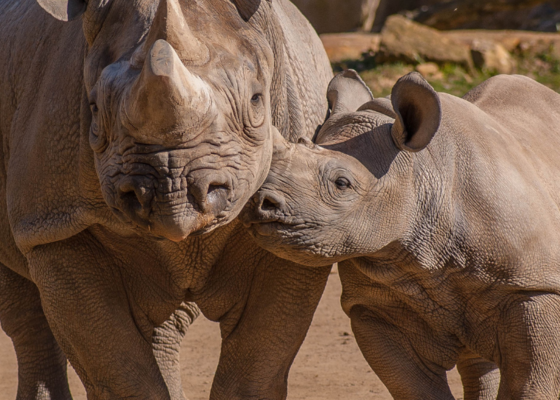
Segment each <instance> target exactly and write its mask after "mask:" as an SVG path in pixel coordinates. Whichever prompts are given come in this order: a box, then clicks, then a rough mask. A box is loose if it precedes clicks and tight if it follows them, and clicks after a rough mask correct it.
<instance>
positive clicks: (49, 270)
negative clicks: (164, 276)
mask: <svg viewBox="0 0 560 400" xmlns="http://www.w3.org/2000/svg"><path fill="white" fill-rule="evenodd" d="M28 260H29V266H30V272H31V276H32V278H33V280H34V282H35V283H36V284H37V287H38V288H39V292H40V293H41V301H42V304H43V310H44V312H45V315H46V317H47V320H48V322H49V325H50V326H51V328H52V331H53V333H54V335H55V337H56V339H57V341H58V343H59V344H60V346H61V347H62V349H63V350H64V352H65V353H66V355H67V357H68V359H69V360H70V362H71V363H72V365H73V366H74V367H75V369H76V372H77V373H78V375H79V376H80V379H81V380H82V382H83V384H84V386H85V387H86V390H87V393H88V399H89V400H94V399H95V400H97V399H99V400H114V399H128V398H134V399H137V400H141V399H144V400H170V396H169V392H168V390H167V387H166V385H165V381H164V379H163V377H162V375H161V373H160V370H159V368H158V365H157V362H156V359H155V357H154V354H153V349H152V343H151V335H152V332H153V329H154V327H153V326H152V325H150V324H149V323H148V321H147V320H146V319H145V317H143V316H142V313H141V311H139V309H138V307H137V305H136V304H135V302H134V299H133V298H132V297H131V295H132V293H130V292H127V291H126V290H125V287H124V281H125V280H126V277H125V276H123V274H122V271H121V269H120V268H119V267H118V264H117V263H118V261H117V259H116V258H114V257H112V256H111V255H110V254H109V253H108V252H107V251H106V250H105V248H104V247H103V246H101V245H100V244H99V242H98V241H97V240H96V239H95V238H94V237H93V236H92V235H91V234H90V233H89V232H87V231H84V232H82V233H81V234H79V235H77V236H75V237H72V238H70V239H67V240H65V241H61V242H56V243H52V244H48V245H43V246H40V247H36V248H35V249H34V250H33V251H32V252H31V253H30V254H29V255H28Z"/></svg>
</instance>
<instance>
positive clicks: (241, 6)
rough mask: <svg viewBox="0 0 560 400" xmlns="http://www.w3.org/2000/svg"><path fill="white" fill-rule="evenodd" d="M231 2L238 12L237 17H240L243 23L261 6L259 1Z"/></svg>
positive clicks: (242, 0)
mask: <svg viewBox="0 0 560 400" xmlns="http://www.w3.org/2000/svg"><path fill="white" fill-rule="evenodd" d="M233 2H234V3H235V6H236V7H237V10H238V11H239V15H241V17H242V18H243V19H244V20H245V21H248V20H249V19H251V17H252V16H253V14H254V13H256V12H257V10H258V9H259V6H260V5H261V0H233Z"/></svg>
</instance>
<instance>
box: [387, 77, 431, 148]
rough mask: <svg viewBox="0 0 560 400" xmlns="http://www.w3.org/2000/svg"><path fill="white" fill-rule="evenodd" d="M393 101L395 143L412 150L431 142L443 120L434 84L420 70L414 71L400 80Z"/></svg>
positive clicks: (393, 92) (392, 130)
mask: <svg viewBox="0 0 560 400" xmlns="http://www.w3.org/2000/svg"><path fill="white" fill-rule="evenodd" d="M391 102H392V103H393V109H394V111H395V114H396V119H395V123H394V124H393V128H392V129H391V134H392V136H393V141H394V142H395V145H396V146H397V147H398V148H399V149H400V150H404V151H411V152H417V151H420V150H422V149H424V148H425V147H426V146H428V144H429V143H430V141H431V140H432V138H433V137H434V135H435V134H436V132H437V130H438V129H439V124H440V122H441V103H440V100H439V96H438V94H437V93H436V91H435V90H434V88H433V87H431V86H430V84H429V83H428V82H427V81H426V80H425V79H424V78H423V77H422V75H420V74H419V73H418V72H411V73H410V74H408V75H405V76H403V77H402V78H401V79H399V80H398V81H397V83H396V84H395V86H394V87H393V91H392V93H391Z"/></svg>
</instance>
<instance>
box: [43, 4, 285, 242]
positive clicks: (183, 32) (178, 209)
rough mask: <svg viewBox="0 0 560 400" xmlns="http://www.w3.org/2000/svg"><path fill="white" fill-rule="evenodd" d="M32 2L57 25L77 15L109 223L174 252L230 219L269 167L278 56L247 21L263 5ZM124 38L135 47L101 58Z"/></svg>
mask: <svg viewBox="0 0 560 400" xmlns="http://www.w3.org/2000/svg"><path fill="white" fill-rule="evenodd" d="M39 2H40V4H41V5H42V6H43V8H45V9H46V10H47V11H49V12H50V13H51V14H52V15H54V16H55V17H58V18H59V19H62V20H69V19H72V18H75V17H77V16H79V15H82V14H83V16H82V18H83V24H84V33H85V36H86V39H87V41H88V44H89V54H88V55H87V57H86V65H85V84H86V89H87V90H88V93H89V103H90V109H91V125H90V133H89V142H90V146H91V148H92V149H93V152H94V158H95V167H96V171H97V175H98V178H99V181H100V183H101V191H102V193H103V198H104V199H105V201H106V203H107V204H108V205H109V207H110V208H111V210H112V211H113V213H114V214H115V215H116V216H117V217H118V218H119V219H120V220H121V221H122V222H124V223H126V224H127V225H129V226H131V227H132V228H133V229H135V230H137V231H139V232H141V233H142V234H151V235H154V236H157V237H165V238H167V239H170V240H173V241H181V240H183V239H185V238H186V237H187V236H188V235H190V234H193V233H197V234H199V233H205V232H209V231H211V230H212V229H214V228H216V227H218V226H221V225H224V224H226V223H228V222H229V221H231V220H232V219H234V218H235V217H236V216H237V215H238V213H239V212H240V211H241V209H242V207H243V206H244V204H245V203H246V202H247V200H248V199H249V198H250V197H251V196H252V195H253V193H254V192H255V191H256V190H257V189H258V187H259V186H260V185H261V184H262V182H263V181H264V179H265V177H266V174H267V172H268V169H269V167H270V160H271V157H272V132H273V130H274V129H275V128H274V127H273V126H272V124H271V100H270V86H271V80H272V72H273V67H274V59H273V52H272V50H271V48H270V46H269V44H268V43H267V42H266V41H265V40H263V38H262V37H260V36H258V35H257V34H256V33H255V28H254V27H252V26H250V25H249V24H247V23H246V21H245V20H246V19H247V18H250V17H251V16H252V15H253V14H254V13H255V12H256V11H257V10H258V7H259V4H260V1H253V0H238V1H234V2H233V4H232V3H231V2H225V1H213V2H212V1H211V2H206V3H205V4H202V5H201V4H200V3H199V2H196V1H191V0H161V1H159V2H158V1H154V0H144V1H139V2H135V3H134V4H130V2H129V1H128V0H127V1H122V0H112V1H100V0H96V1H89V2H87V5H86V2H84V1H81V0H71V1H62V0H39ZM234 6H237V9H236V8H235V7H234ZM135 7H136V12H135V14H134V13H133V12H132V11H130V10H131V9H133V8H135ZM201 7H202V8H201ZM204 7H206V8H204ZM143 10H148V11H143ZM231 10H233V11H234V12H231ZM211 11H214V14H212V12H211ZM227 12H229V13H230V14H228V15H226V17H227V18H230V19H231V20H232V21H230V22H231V23H224V14H225V13H227ZM150 13H151V16H150ZM234 14H235V15H234ZM100 18H102V23H99V22H97V23H95V21H98V20H99V19H100ZM92 21H93V22H92ZM115 24H121V26H120V27H119V29H116V28H115ZM117 26H118V25H117ZM142 26H145V27H146V29H145V31H144V33H142V30H141V28H142ZM127 27H130V29H131V32H126V31H123V30H126V28H127ZM104 30H105V31H104ZM111 32H112V33H111ZM136 32H140V33H139V34H137V33H136ZM111 35H112V36H111ZM126 35H129V36H132V37H134V36H135V35H137V36H138V39H137V40H132V41H130V40H129V41H128V42H127V43H126V45H121V48H120V49H119V50H118V51H115V50H112V51H107V50H104V51H99V50H98V49H100V48H104V49H107V48H108V47H110V46H113V47H114V46H115V45H113V44H111V41H113V40H114V41H115V42H118V41H126ZM123 38H124V39H123ZM118 52H120V54H115V53H118ZM107 58H112V60H111V61H110V62H108V63H107V62H105V60H106V59H107Z"/></svg>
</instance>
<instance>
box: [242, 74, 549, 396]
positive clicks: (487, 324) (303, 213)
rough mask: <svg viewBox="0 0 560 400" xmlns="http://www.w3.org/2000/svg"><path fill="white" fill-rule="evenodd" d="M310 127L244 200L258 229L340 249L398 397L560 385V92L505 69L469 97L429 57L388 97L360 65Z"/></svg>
mask: <svg viewBox="0 0 560 400" xmlns="http://www.w3.org/2000/svg"><path fill="white" fill-rule="evenodd" d="M328 99H329V103H330V109H331V115H330V117H329V119H328V120H327V121H326V122H325V124H324V125H323V127H322V129H321V130H320V132H319V133H318V135H317V139H316V142H317V143H318V145H316V144H314V143H312V142H311V141H310V140H308V139H306V138H302V139H301V140H300V143H298V144H292V143H287V142H286V141H285V140H283V139H282V138H281V137H280V136H277V137H276V144H275V151H274V157H273V167H272V169H271V171H270V173H269V176H268V178H267V180H266V182H265V183H264V185H263V186H262V188H261V189H260V190H259V192H257V194H256V195H255V196H254V197H253V201H252V202H251V203H250V205H248V206H247V208H246V210H245V212H244V213H243V214H242V219H243V221H244V223H245V225H246V226H248V227H250V230H251V232H252V234H253V236H254V237H255V238H256V240H257V241H258V243H259V244H260V245H261V246H263V247H264V248H266V249H267V250H270V251H272V252H273V253H274V254H276V255H278V256H280V257H283V258H285V259H288V260H292V261H294V262H298V263H301V264H305V265H309V266H316V267H320V266H324V265H327V264H330V263H333V262H338V263H339V271H340V278H341V280H342V285H343V294H342V307H343V309H344V311H345V312H346V313H347V314H348V316H349V317H350V318H351V322H352V329H353V331H354V333H355V335H356V340H357V342H358V345H359V346H360V349H361V350H362V352H363V354H364V357H365V358H366V359H367V361H368V362H369V364H370V365H371V367H372V368H373V370H374V371H375V373H376V374H377V375H378V376H379V377H380V378H381V379H382V381H383V382H384V383H385V385H386V386H387V387H388V389H389V391H390V392H391V394H392V395H393V396H394V397H395V398H396V399H418V400H420V399H452V398H453V397H452V395H451V392H450V390H449V387H448V384H447V380H446V371H448V370H450V369H451V368H453V367H454V366H457V367H458V370H459V372H460V374H461V377H462V380H463V385H464V398H465V399H469V400H471V399H496V398H497V399H500V400H505V399H550V400H552V399H557V398H558V395H559V393H560V371H559V369H560V337H559V336H560V334H559V330H558V326H559V324H560V297H559V290H560V247H559V246H558V243H559V241H560V212H559V206H560V180H559V177H560V162H559V160H560V127H559V126H560V124H559V122H560V95H558V94H557V93H555V92H553V91H551V90H550V89H548V88H546V87H544V86H542V85H540V84H538V83H536V82H535V81H533V80H531V79H529V78H526V77H522V76H497V77H494V78H491V79H489V80H488V81H486V82H484V83H483V84H481V85H480V86H478V87H477V88H475V89H473V90H472V91H471V92H469V93H468V94H467V95H465V96H464V97H463V98H457V97H454V96H450V95H447V94H443V93H439V94H438V93H436V92H435V91H434V90H433V88H432V87H431V86H430V85H429V84H428V83H427V82H426V81H425V80H424V79H423V78H422V77H421V76H420V75H419V74H417V73H412V74H409V75H406V76H405V77H403V78H401V79H400V80H399V81H398V82H397V83H396V85H395V87H394V88H393V91H392V95H391V97H390V99H389V98H383V99H374V98H373V97H372V96H371V93H370V92H369V90H368V89H367V87H366V86H365V85H364V84H363V82H362V81H361V79H360V78H359V76H358V75H357V74H356V73H355V72H353V71H346V72H344V73H341V74H339V75H337V76H336V77H335V78H334V79H333V81H332V82H331V84H330V86H329V90H328Z"/></svg>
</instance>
